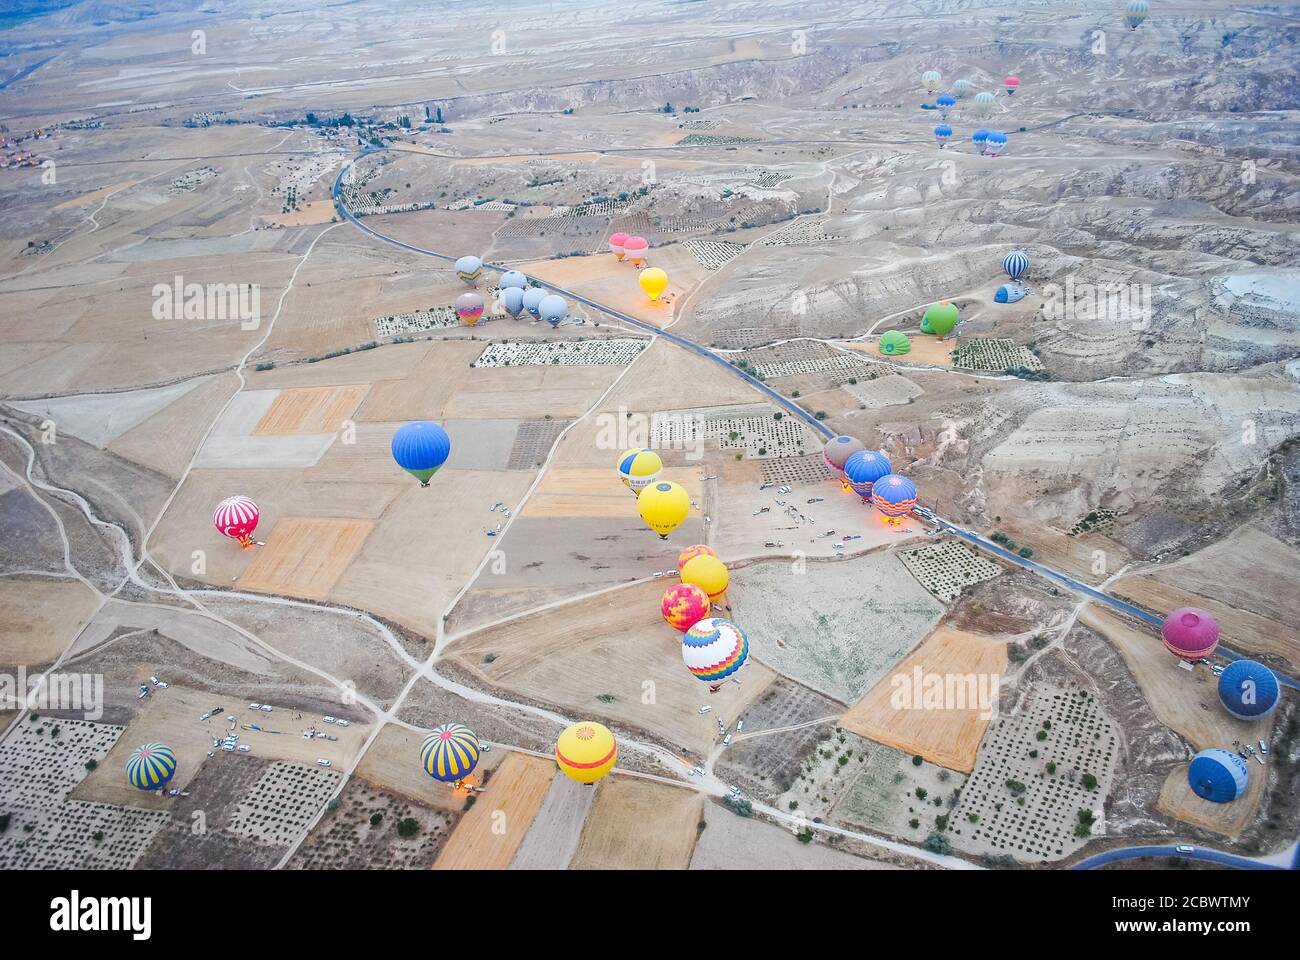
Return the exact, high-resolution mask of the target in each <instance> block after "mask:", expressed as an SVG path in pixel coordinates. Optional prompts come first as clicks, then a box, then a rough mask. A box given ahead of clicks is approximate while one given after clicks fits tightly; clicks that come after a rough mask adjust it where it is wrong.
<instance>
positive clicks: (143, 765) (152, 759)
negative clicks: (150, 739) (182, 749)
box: [126, 743, 176, 791]
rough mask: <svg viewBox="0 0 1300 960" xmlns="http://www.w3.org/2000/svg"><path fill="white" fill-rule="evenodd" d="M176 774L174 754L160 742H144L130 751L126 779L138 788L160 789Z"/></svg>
mask: <svg viewBox="0 0 1300 960" xmlns="http://www.w3.org/2000/svg"><path fill="white" fill-rule="evenodd" d="M175 774H176V754H174V753H173V752H172V748H171V747H169V746H167V745H166V744H162V743H146V744H145V745H144V746H142V747H136V748H135V749H134V750H133V751H131V756H130V757H128V758H127V761H126V779H127V780H128V781H129V782H130V784H131V786H133V787H137V788H139V789H140V790H151V791H152V790H161V789H162V788H163V787H165V786H167V784H168V782H170V781H171V778H172V777H173V776H174V775H175Z"/></svg>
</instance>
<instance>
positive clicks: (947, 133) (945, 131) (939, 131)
mask: <svg viewBox="0 0 1300 960" xmlns="http://www.w3.org/2000/svg"><path fill="white" fill-rule="evenodd" d="M951 136H952V127H950V126H948V124H946V123H941V124H939V125H938V126H937V127H935V128H934V139H936V140H938V141H939V149H941V150H942V149H943V145H944V144H945V143H947V142H948V138H949V137H951Z"/></svg>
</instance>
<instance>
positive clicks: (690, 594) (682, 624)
mask: <svg viewBox="0 0 1300 960" xmlns="http://www.w3.org/2000/svg"><path fill="white" fill-rule="evenodd" d="M709 606H710V601H709V595H708V594H707V593H705V592H704V588H703V587H698V586H696V585H695V584H693V583H678V584H674V585H673V586H671V587H669V588H668V590H667V592H665V593H664V598H663V599H662V600H661V601H659V611H660V612H661V613H662V614H663V615H664V620H666V621H667V622H668V626H670V627H672V628H673V629H674V630H677V631H680V632H681V633H685V632H686V631H687V630H689V629H691V627H693V626H695V625H696V624H697V623H699V622H700V621H701V620H703V619H704V618H705V617H706V616H708V614H709Z"/></svg>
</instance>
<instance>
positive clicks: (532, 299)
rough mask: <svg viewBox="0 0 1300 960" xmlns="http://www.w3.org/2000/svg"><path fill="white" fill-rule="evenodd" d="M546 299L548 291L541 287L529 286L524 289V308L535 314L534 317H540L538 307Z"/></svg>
mask: <svg viewBox="0 0 1300 960" xmlns="http://www.w3.org/2000/svg"><path fill="white" fill-rule="evenodd" d="M545 299H546V291H545V290H542V289H541V288H540V287H529V288H528V289H527V290H525V291H524V309H525V310H527V311H528V312H529V313H531V314H532V315H533V317H534V318H537V317H540V316H541V314H540V313H539V312H538V310H537V308H538V306H539V305H540V304H541V302H542V301H543V300H545Z"/></svg>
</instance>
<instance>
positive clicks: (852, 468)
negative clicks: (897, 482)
mask: <svg viewBox="0 0 1300 960" xmlns="http://www.w3.org/2000/svg"><path fill="white" fill-rule="evenodd" d="M893 472H894V468H893V467H891V466H890V465H889V458H888V457H886V456H885V454H884V453H883V452H882V451H880V450H859V451H858V452H857V453H855V454H854V455H853V456H851V457H849V460H848V463H846V464H844V476H845V477H847V478H848V481H849V487H850V488H851V489H852V490H853V492H854V493H856V494H857V495H858V496H859V497H861V498H862V502H863V503H865V504H868V505H869V504H870V503H871V488H872V487H873V486H874V485H875V482H876V481H877V480H879V479H881V478H882V477H887V476H889V474H891V473H893Z"/></svg>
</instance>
